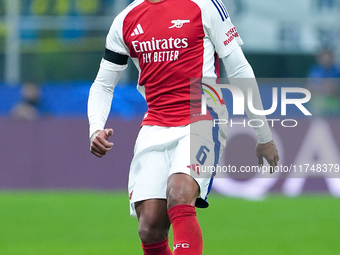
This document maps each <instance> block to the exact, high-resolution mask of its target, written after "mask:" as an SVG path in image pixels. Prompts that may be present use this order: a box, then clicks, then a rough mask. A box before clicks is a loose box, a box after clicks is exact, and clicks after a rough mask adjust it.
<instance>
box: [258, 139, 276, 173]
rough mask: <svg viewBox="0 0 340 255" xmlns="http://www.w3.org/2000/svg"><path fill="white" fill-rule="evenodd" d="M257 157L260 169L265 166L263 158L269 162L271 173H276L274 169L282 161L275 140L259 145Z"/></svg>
mask: <svg viewBox="0 0 340 255" xmlns="http://www.w3.org/2000/svg"><path fill="white" fill-rule="evenodd" d="M256 156H257V159H258V162H259V166H260V167H261V166H262V165H263V158H265V159H266V160H267V161H268V163H269V165H270V166H271V168H270V173H273V172H274V167H276V166H277V163H278V161H279V160H280V156H279V153H278V151H277V148H276V145H275V143H274V141H273V140H271V141H270V142H268V143H264V144H260V143H258V144H257V145H256Z"/></svg>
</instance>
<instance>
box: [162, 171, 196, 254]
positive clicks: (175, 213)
mask: <svg viewBox="0 0 340 255" xmlns="http://www.w3.org/2000/svg"><path fill="white" fill-rule="evenodd" d="M198 194H199V187H198V184H197V183H196V181H195V180H194V179H193V178H192V177H191V176H188V175H186V174H174V175H172V176H170V177H169V180H168V190H167V199H168V209H169V210H168V215H169V219H170V222H171V224H172V229H173V235H174V255H201V254H202V251H203V240H202V233H201V228H200V226H199V224H198V221H197V218H196V210H195V207H194V204H195V201H196V198H197V195H198Z"/></svg>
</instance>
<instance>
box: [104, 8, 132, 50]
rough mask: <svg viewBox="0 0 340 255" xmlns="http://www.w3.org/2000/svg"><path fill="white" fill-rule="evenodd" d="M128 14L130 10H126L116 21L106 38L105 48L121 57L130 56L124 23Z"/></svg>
mask: <svg viewBox="0 0 340 255" xmlns="http://www.w3.org/2000/svg"><path fill="white" fill-rule="evenodd" d="M127 13H128V10H127V9H125V10H124V11H122V12H121V13H120V14H119V15H118V16H117V17H116V18H115V19H114V21H113V23H112V25H111V27H110V30H109V33H108V34H107V37H106V45H105V48H106V49H108V50H110V51H112V52H115V53H118V54H121V55H127V56H130V53H129V49H128V47H127V46H126V44H125V42H124V37H123V22H124V18H125V16H126V15H127Z"/></svg>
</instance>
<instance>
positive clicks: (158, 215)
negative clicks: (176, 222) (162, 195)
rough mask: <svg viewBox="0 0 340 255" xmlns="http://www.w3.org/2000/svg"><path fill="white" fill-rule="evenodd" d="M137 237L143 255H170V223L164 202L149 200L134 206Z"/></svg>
mask: <svg viewBox="0 0 340 255" xmlns="http://www.w3.org/2000/svg"><path fill="white" fill-rule="evenodd" d="M136 212H137V217H138V221H139V229H138V233H139V237H140V239H141V241H142V248H143V254H144V255H172V251H171V249H170V247H169V244H168V232H169V227H170V221H169V217H168V214H167V203H166V200H164V199H163V200H162V199H150V200H145V201H142V202H139V203H137V204H136Z"/></svg>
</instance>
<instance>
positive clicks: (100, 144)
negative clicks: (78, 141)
mask: <svg viewBox="0 0 340 255" xmlns="http://www.w3.org/2000/svg"><path fill="white" fill-rule="evenodd" d="M112 135H113V130H112V129H111V128H107V129H104V130H98V131H96V132H95V133H94V134H93V135H92V136H91V138H90V141H91V145H90V151H91V153H93V154H94V155H95V156H97V157H99V158H101V157H103V156H105V155H106V153H107V152H108V151H110V150H111V149H112V146H113V143H112V142H109V141H108V140H109V138H110V137H111V136H112Z"/></svg>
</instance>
